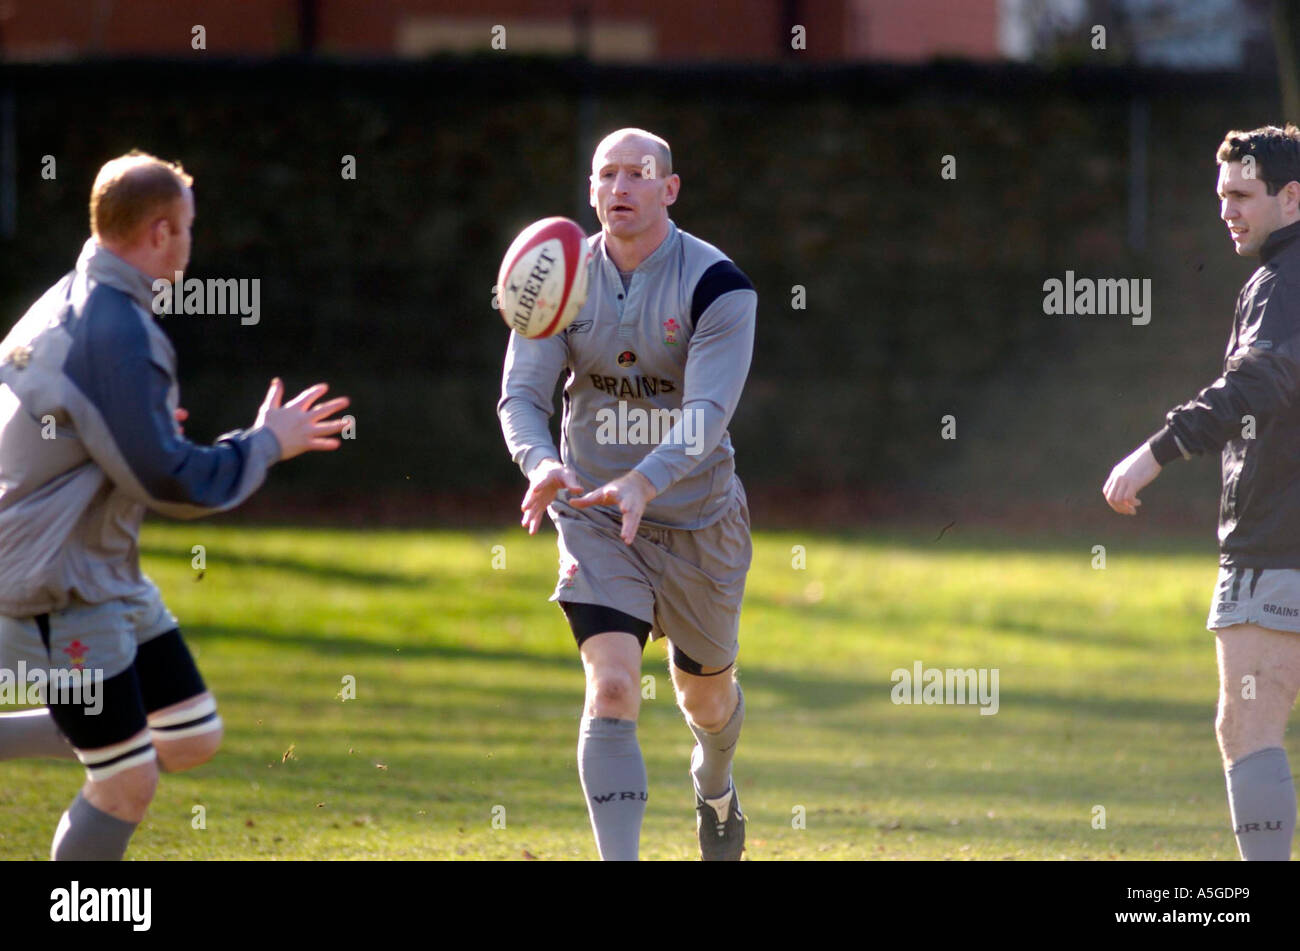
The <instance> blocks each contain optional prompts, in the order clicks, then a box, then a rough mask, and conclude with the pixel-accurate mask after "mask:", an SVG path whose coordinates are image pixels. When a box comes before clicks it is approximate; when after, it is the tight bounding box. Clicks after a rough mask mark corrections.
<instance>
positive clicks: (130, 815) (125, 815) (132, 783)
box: [83, 761, 158, 822]
mask: <svg viewBox="0 0 1300 951" xmlns="http://www.w3.org/2000/svg"><path fill="white" fill-rule="evenodd" d="M157 791H158V765H157V763H156V762H153V761H150V762H148V763H144V764H141V765H139V766H133V767H132V768H131V769H127V770H123V771H122V772H120V773H117V774H115V775H113V776H110V777H108V778H106V779H98V780H97V779H91V780H90V781H88V782H87V783H86V786H85V788H84V790H83V795H84V796H85V797H86V800H87V801H88V802H89V803H90V804H91V805H92V806H94V807H95V808H96V809H98V810H100V811H101V812H107V813H108V814H109V815H111V816H115V817H117V818H118V819H121V820H123V821H124V822H140V821H142V820H143V819H144V816H145V813H146V812H148V811H149V804H150V803H151V802H153V797H154V794H155V793H156V792H157Z"/></svg>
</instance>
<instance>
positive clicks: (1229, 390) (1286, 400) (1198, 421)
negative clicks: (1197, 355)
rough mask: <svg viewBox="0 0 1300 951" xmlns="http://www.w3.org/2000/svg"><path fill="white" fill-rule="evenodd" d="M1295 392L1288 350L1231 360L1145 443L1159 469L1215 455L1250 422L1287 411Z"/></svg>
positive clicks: (1297, 373)
mask: <svg viewBox="0 0 1300 951" xmlns="http://www.w3.org/2000/svg"><path fill="white" fill-rule="evenodd" d="M1297 392H1300V365H1297V363H1296V360H1295V359H1294V357H1293V356H1292V354H1291V353H1290V346H1289V345H1288V346H1285V347H1279V348H1278V350H1276V351H1265V350H1258V349H1254V348H1252V349H1250V350H1248V351H1246V352H1244V353H1243V354H1241V355H1240V356H1239V357H1238V356H1234V358H1233V359H1232V361H1230V363H1229V368H1228V371H1227V372H1226V373H1225V374H1224V375H1223V376H1222V377H1220V378H1219V379H1217V380H1215V381H1214V383H1212V384H1210V385H1209V386H1207V387H1206V388H1205V389H1203V390H1201V392H1200V393H1198V394H1197V395H1196V397H1195V399H1192V400H1190V401H1188V402H1187V403H1184V404H1182V405H1181V406H1176V407H1174V408H1173V409H1172V410H1170V411H1169V413H1168V415H1167V416H1166V425H1165V427H1164V428H1163V429H1161V430H1160V431H1159V432H1157V433H1156V434H1155V435H1153V436H1152V437H1151V439H1150V440H1149V444H1150V446H1151V451H1152V453H1153V454H1154V455H1155V457H1156V461H1157V462H1159V463H1160V464H1161V465H1165V464H1166V463H1168V462H1171V461H1173V460H1174V459H1178V458H1180V457H1183V458H1188V457H1191V456H1198V455H1201V454H1203V453H1207V452H1218V451H1219V450H1221V449H1222V448H1223V447H1224V445H1225V444H1227V443H1228V442H1229V441H1230V440H1232V439H1234V438H1239V437H1240V436H1241V434H1242V432H1243V430H1244V429H1245V427H1246V426H1247V425H1248V423H1249V421H1250V420H1251V419H1253V420H1254V423H1255V426H1256V427H1258V426H1260V425H1262V424H1263V423H1264V422H1265V421H1266V420H1268V419H1269V418H1270V417H1271V416H1273V415H1274V414H1275V413H1277V412H1278V411H1279V410H1280V409H1283V408H1285V407H1288V406H1290V405H1291V404H1292V403H1293V402H1294V400H1295V398H1296V394H1297Z"/></svg>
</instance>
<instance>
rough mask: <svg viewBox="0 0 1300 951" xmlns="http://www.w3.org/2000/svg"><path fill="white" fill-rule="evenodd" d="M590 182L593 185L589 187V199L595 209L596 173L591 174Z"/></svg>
mask: <svg viewBox="0 0 1300 951" xmlns="http://www.w3.org/2000/svg"><path fill="white" fill-rule="evenodd" d="M588 181H590V182H591V184H590V185H589V186H588V187H587V198H588V200H590V202H591V207H592V208H595V207H596V173H595V172H592V173H591V178H590V179H588Z"/></svg>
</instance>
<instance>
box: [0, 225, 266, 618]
mask: <svg viewBox="0 0 1300 951" xmlns="http://www.w3.org/2000/svg"><path fill="white" fill-rule="evenodd" d="M152 300H153V291H152V282H151V281H150V280H149V278H148V276H147V275H145V274H143V273H141V272H140V271H138V270H136V269H135V268H134V267H132V266H131V265H130V264H128V263H126V262H125V261H123V260H122V259H121V258H119V257H118V256H117V255H115V254H113V253H112V252H110V251H108V250H106V249H105V248H102V247H100V246H99V245H98V244H97V243H96V242H95V240H94V239H93V238H92V239H91V240H89V241H87V242H86V244H85V247H84V248H83V249H82V252H81V257H80V258H79V259H78V260H77V266H76V269H75V270H73V271H72V272H70V273H69V274H67V275H66V276H65V277H64V278H63V279H62V280H60V281H59V282H58V283H57V284H55V285H54V286H53V287H51V288H50V289H49V290H48V291H46V292H45V294H44V295H43V296H42V297H41V298H40V300H38V301H37V302H36V303H35V304H33V305H32V306H31V308H30V309H29V310H28V311H27V313H26V314H25V315H24V316H23V317H22V319H21V320H19V321H18V323H17V324H16V325H15V326H14V328H13V329H12V330H11V331H10V332H9V335H8V336H7V337H5V339H4V341H3V342H2V343H0V614H3V615H7V616H10V617H27V616H31V615H34V614H42V613H45V612H48V611H56V610H60V609H62V608H64V607H66V606H67V605H68V603H69V602H70V601H71V600H72V599H73V598H78V599H80V600H82V601H85V602H87V603H90V604H98V603H101V602H103V601H109V600H112V599H114V598H121V597H128V596H132V595H136V594H139V593H141V592H142V591H145V590H148V583H147V582H146V581H145V580H144V576H143V575H142V574H141V572H140V554H139V537H140V523H141V521H142V520H143V518H144V511H145V507H146V506H147V507H149V508H152V509H154V510H156V511H158V512H161V513H163V514H164V515H171V516H175V517H178V518H197V517H198V516H201V515H206V514H208V513H210V512H217V511H222V510H224V509H229V508H232V507H234V506H235V505H238V504H239V503H240V502H242V501H243V500H244V499H246V498H247V497H248V496H249V495H251V494H252V493H253V492H254V491H255V490H256V489H257V487H258V486H259V485H261V484H262V480H263V479H264V478H265V477H266V471H267V469H268V468H269V467H270V466H271V465H272V464H273V463H274V462H275V461H276V460H277V459H279V458H280V446H279V443H278V442H277V441H276V438H275V436H274V435H273V434H272V433H271V431H270V430H269V429H266V428H264V427H263V428H257V429H251V430H239V431H235V432H231V433H226V434H225V435H224V436H221V437H220V438H219V439H218V440H217V442H216V445H213V446H199V445H196V444H194V443H192V442H190V441H189V440H187V439H186V438H185V437H184V436H183V435H181V432H180V427H179V424H178V423H177V422H176V420H175V419H174V418H173V411H174V410H175V409H176V407H177V405H178V403H179V399H180V397H179V392H178V389H177V385H176V353H175V351H174V350H173V349H172V345H171V342H170V341H169V340H168V339H167V337H166V335H165V334H164V333H163V332H162V330H161V329H160V328H159V327H158V325H157V324H156V323H155V322H154V319H153V314H152V311H151V309H150V307H151V303H152Z"/></svg>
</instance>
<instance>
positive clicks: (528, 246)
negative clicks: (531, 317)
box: [501, 216, 587, 340]
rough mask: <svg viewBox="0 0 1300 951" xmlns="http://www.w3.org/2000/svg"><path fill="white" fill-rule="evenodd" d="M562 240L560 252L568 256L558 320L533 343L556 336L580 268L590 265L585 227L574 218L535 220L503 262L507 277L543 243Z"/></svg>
mask: <svg viewBox="0 0 1300 951" xmlns="http://www.w3.org/2000/svg"><path fill="white" fill-rule="evenodd" d="M557 238H558V239H559V241H560V250H561V251H562V253H563V256H564V292H563V294H561V295H560V305H559V306H558V307H557V308H556V309H555V317H554V318H553V319H552V320H551V322H550V324H548V325H547V327H546V329H545V330H543V331H542V332H541V333H539V334H538V335H537V336H535V337H532V338H530V339H532V340H541V339H542V338H544V337H549V336H551V334H553V333H555V328H556V325H557V324H558V323H559V322H560V318H561V317H562V316H564V308H565V307H566V306H567V305H568V303H569V297H570V295H571V294H572V293H573V286H574V284H576V283H577V279H578V269H579V268H581V267H583V266H585V264H586V253H587V246H586V245H587V235H586V232H584V231H583V230H582V226H581V225H580V224H578V223H577V222H576V221H574V220H573V219H572V218H563V217H558V216H557V217H552V218H543V219H541V220H540V221H535V222H533V223H532V224H531V225H529V226H528V227H527V228H525V229H524V230H523V231H521V232H520V233H519V236H518V237H517V238H515V240H514V241H513V242H512V243H511V245H510V250H509V251H507V252H506V258H505V260H504V261H503V262H502V263H501V276H502V277H503V278H504V277H505V276H507V275H509V273H510V272H511V271H512V270H514V267H515V263H516V262H517V261H518V260H519V259H520V258H521V257H523V256H524V255H525V254H527V253H528V252H529V251H530V250H532V249H533V248H535V247H536V246H537V245H539V244H543V243H544V242H547V241H552V240H555V239H557Z"/></svg>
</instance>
